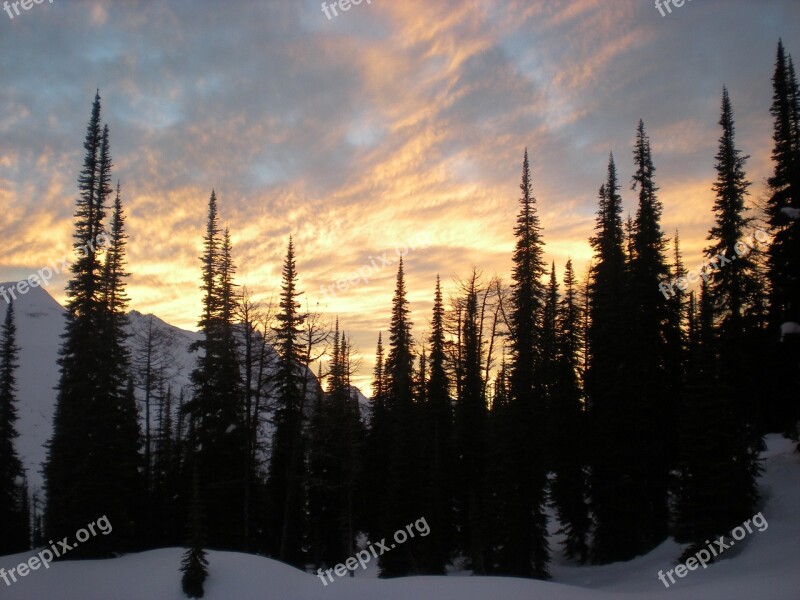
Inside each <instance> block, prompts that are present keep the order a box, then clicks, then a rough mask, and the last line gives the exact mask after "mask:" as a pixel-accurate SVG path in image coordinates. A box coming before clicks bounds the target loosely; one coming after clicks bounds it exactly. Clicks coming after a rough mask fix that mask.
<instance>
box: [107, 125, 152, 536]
mask: <svg viewBox="0 0 800 600" xmlns="http://www.w3.org/2000/svg"><path fill="white" fill-rule="evenodd" d="M106 135H107V130H106ZM104 148H107V140H106V142H105V143H104ZM107 189H108V190H109V192H110V187H108V188H107ZM109 234H110V235H109V237H110V241H109V245H108V248H107V249H106V253H105V265H104V268H103V278H102V280H101V289H102V294H103V306H104V311H103V315H102V326H103V330H102V331H101V332H99V333H100V337H101V338H102V343H103V347H104V350H103V356H102V360H103V362H104V363H105V364H104V367H103V370H102V378H103V387H104V392H105V398H104V400H103V401H102V402H101V403H99V405H98V407H97V409H98V416H99V422H101V423H104V425H105V427H104V428H103V429H102V430H101V433H100V436H101V437H100V439H98V442H99V443H100V444H101V445H102V447H103V448H104V452H102V453H98V460H99V462H100V463H101V464H102V469H103V471H101V472H100V473H98V475H101V474H102V475H101V481H103V482H104V483H105V487H104V489H103V495H102V496H101V498H102V500H103V502H104V505H105V506H106V507H107V508H106V512H105V514H108V515H109V519H112V518H114V519H115V521H112V522H114V523H115V537H116V539H115V540H114V542H113V545H111V546H109V548H108V550H109V551H111V550H113V549H114V548H120V547H122V548H128V549H130V548H136V547H140V546H141V544H142V542H143V540H142V537H143V536H142V531H140V529H139V527H138V526H139V524H140V523H141V522H142V521H143V518H142V517H143V503H141V502H140V501H139V499H140V498H142V497H143V496H144V494H143V492H144V489H143V485H144V482H143V481H142V479H141V477H140V467H141V456H140V454H139V443H140V431H139V420H138V411H137V408H136V399H135V397H134V394H133V389H132V386H131V383H132V382H131V380H130V353H129V351H128V347H127V345H126V341H127V339H128V337H129V334H128V333H127V327H128V317H127V308H128V297H127V293H126V290H125V279H126V278H127V277H128V273H127V272H126V271H125V264H126V260H125V247H126V240H127V237H128V236H127V234H126V233H125V214H124V211H123V208H122V197H121V189H120V185H119V183H118V184H117V189H116V197H115V200H114V209H113V215H112V219H111V229H110V232H109ZM112 514H113V517H112V516H111V515H112ZM117 524H118V526H117ZM123 540H124V545H120V544H121V542H122V541H123ZM105 541H106V540H102V539H101V540H99V541H98V544H97V545H100V544H103V543H105Z"/></svg>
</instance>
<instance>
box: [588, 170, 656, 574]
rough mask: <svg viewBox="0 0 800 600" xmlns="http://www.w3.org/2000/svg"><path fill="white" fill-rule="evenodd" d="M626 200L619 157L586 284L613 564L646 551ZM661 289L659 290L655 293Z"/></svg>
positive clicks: (597, 554) (594, 493) (604, 555)
mask: <svg viewBox="0 0 800 600" xmlns="http://www.w3.org/2000/svg"><path fill="white" fill-rule="evenodd" d="M621 214H622V198H621V197H620V195H619V183H618V179H617V169H616V165H615V163H614V157H613V156H611V157H610V159H609V163H608V172H607V178H606V182H605V184H603V185H602V186H601V187H600V193H599V208H598V213H597V220H596V225H595V231H596V235H595V236H594V237H593V238H591V240H590V241H591V245H592V248H593V249H594V255H595V257H594V262H593V264H592V267H591V281H590V285H589V304H590V323H589V327H588V331H587V344H588V347H589V360H588V369H587V373H586V394H587V405H588V409H589V413H588V416H589V422H590V427H591V431H592V433H591V442H590V443H591V444H592V450H593V451H592V462H591V480H590V481H591V483H590V492H591V503H592V510H593V513H594V518H595V529H594V537H593V541H592V549H591V554H592V560H593V562H595V563H608V562H613V561H617V560H627V559H630V558H632V557H634V556H636V555H637V554H639V553H640V552H642V551H643V550H644V549H645V548H646V546H647V544H643V543H642V538H641V536H640V535H639V527H638V522H639V516H640V512H639V511H640V509H639V507H638V506H636V503H635V502H633V501H631V499H632V498H637V497H638V494H639V492H640V490H639V489H638V488H637V486H636V485H634V479H633V473H632V468H633V467H632V465H631V462H632V460H633V458H632V457H631V453H632V452H634V451H633V450H632V449H631V447H630V434H631V429H632V427H634V426H635V424H632V423H631V418H632V415H631V411H630V407H631V399H630V397H629V393H630V392H629V389H630V388H629V386H628V385H627V384H626V378H627V377H628V376H629V375H630V373H628V372H627V369H626V367H625V365H626V360H627V358H628V352H629V349H628V338H629V331H628V330H627V327H628V321H627V316H628V315H627V314H626V304H627V301H626V292H627V291H628V286H627V281H628V277H627V274H628V271H627V267H626V264H625V250H624V247H623V244H624V233H623V228H622V217H621ZM656 289H657V288H656Z"/></svg>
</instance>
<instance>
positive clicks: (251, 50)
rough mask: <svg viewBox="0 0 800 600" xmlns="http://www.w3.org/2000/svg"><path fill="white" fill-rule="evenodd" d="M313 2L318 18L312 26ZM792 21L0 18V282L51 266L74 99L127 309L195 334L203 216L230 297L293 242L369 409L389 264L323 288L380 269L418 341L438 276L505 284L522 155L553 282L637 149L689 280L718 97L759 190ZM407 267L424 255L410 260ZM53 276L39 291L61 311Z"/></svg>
mask: <svg viewBox="0 0 800 600" xmlns="http://www.w3.org/2000/svg"><path fill="white" fill-rule="evenodd" d="M328 4H330V3H328ZM799 33H800V2H798V1H797V0H785V1H779V0H764V1H755V0H751V1H741V0H724V1H723V0H720V1H712V0H693V1H691V2H686V3H685V4H684V5H683V6H682V7H680V8H673V11H672V13H671V14H667V15H665V16H663V17H662V16H661V14H660V13H659V11H658V10H657V9H656V8H655V6H654V4H653V2H652V1H651V0H604V1H601V0H576V1H560V0H546V1H545V0H520V1H509V2H503V1H495V0H491V1H490V0H473V1H470V0H451V1H445V0H424V1H407V0H372V2H371V4H367V2H366V0H364V2H362V3H361V4H359V5H355V6H351V8H350V9H349V10H348V11H347V12H341V11H340V12H339V14H338V16H336V17H333V18H330V19H329V18H327V17H326V16H325V13H324V12H323V10H322V8H321V3H320V2H319V1H318V0H282V1H281V2H264V1H260V0H259V1H252V2H251V1H241V2H240V1H238V0H237V1H230V2H220V1H219V0H192V1H189V0H186V1H164V2H145V1H137V0H124V1H122V0H119V1H115V2H112V1H104V0H96V1H91V0H54V2H53V3H52V4H50V3H49V2H44V3H42V4H35V5H33V6H32V7H31V8H30V9H29V10H27V11H24V10H23V11H21V14H20V15H18V16H15V17H14V18H13V19H11V18H9V16H8V14H7V13H6V12H5V11H0V205H1V206H2V210H1V211H0V236H2V239H3V243H2V246H3V251H2V253H0V281H9V280H15V279H24V278H26V277H28V276H29V275H30V274H31V273H33V272H35V271H36V270H38V269H40V268H41V267H43V266H45V265H50V264H52V263H54V262H56V261H57V260H58V259H59V258H61V256H62V255H63V254H64V253H65V252H68V251H69V249H70V244H71V241H72V240H71V233H72V228H73V210H74V202H75V197H76V193H77V192H76V179H77V175H78V172H79V170H80V167H81V164H82V159H83V149H82V144H83V137H84V133H85V128H86V123H87V121H88V118H89V115H90V110H91V102H92V99H93V96H94V93H95V89H96V88H99V89H100V93H101V96H102V98H103V118H104V121H106V122H107V123H108V124H109V126H110V129H111V147H112V152H113V156H114V161H115V169H114V177H115V178H119V179H120V180H121V183H122V192H123V200H124V203H125V207H126V210H127V213H128V223H127V225H128V233H129V235H130V240H129V246H128V260H129V270H130V271H131V272H132V276H131V278H130V280H129V286H128V289H129V293H130V296H131V299H132V303H131V308H133V309H136V310H139V311H141V312H144V313H148V312H152V313H154V314H156V315H158V316H159V317H161V318H163V319H164V320H166V321H168V322H170V323H173V324H175V325H178V326H181V327H184V328H187V329H194V328H195V326H196V323H197V320H198V317H199V314H200V292H199V290H198V286H199V274H200V264H199V260H198V258H197V257H198V256H199V255H200V252H201V241H202V240H201V238H202V235H203V230H204V225H205V217H206V209H207V202H208V197H209V195H210V192H211V190H212V188H214V189H215V190H216V192H217V196H218V199H219V203H220V214H221V221H222V224H223V225H225V226H228V227H230V230H231V233H232V236H233V241H234V257H235V260H236V263H237V265H238V272H237V283H239V284H242V285H247V286H248V288H250V289H251V290H253V291H254V292H255V293H256V295H257V297H259V298H262V299H268V298H269V297H271V296H274V295H276V294H277V291H278V289H279V286H280V274H281V266H282V259H283V256H284V254H285V250H286V244H287V241H288V238H289V236H290V235H292V236H293V237H294V241H295V245H296V249H297V264H298V270H299V275H300V286H301V288H302V289H303V290H304V291H305V298H306V299H307V300H308V302H309V303H310V304H311V305H312V306H313V305H316V303H317V302H319V303H320V307H321V308H322V310H324V311H325V312H327V313H329V314H330V315H339V318H340V320H341V323H342V326H343V328H344V329H346V330H347V331H348V332H349V333H350V334H351V335H352V337H353V340H354V343H355V345H356V347H357V349H358V350H359V351H360V353H361V354H363V360H362V371H361V374H360V375H361V377H360V378H359V380H358V381H359V383H360V384H361V385H362V386H363V387H366V385H365V384H366V381H367V380H368V379H369V372H370V370H371V366H372V360H373V359H372V355H373V354H374V349H375V340H376V338H377V334H378V332H379V331H381V330H383V331H386V329H387V326H388V321H389V309H390V301H391V295H392V292H393V287H394V277H395V268H396V267H395V265H394V264H391V265H389V266H385V267H383V268H381V269H379V270H378V271H377V273H375V274H374V275H373V277H372V278H371V280H370V281H369V283H359V284H358V285H355V286H352V287H351V288H350V289H347V290H344V291H338V292H335V295H331V294H329V295H328V296H327V297H326V296H325V295H324V294H323V293H322V292H321V287H323V286H333V289H334V291H335V290H336V282H337V280H339V279H342V278H347V277H348V276H349V275H350V274H351V273H353V272H354V271H356V270H358V269H359V268H360V267H362V266H366V265H370V264H371V263H372V262H373V261H374V263H375V264H377V265H380V264H381V262H380V261H379V260H378V259H377V257H379V256H382V255H383V254H384V253H387V256H388V257H392V263H394V260H395V259H396V252H395V248H397V247H400V248H402V247H404V246H406V245H409V244H410V245H414V242H415V241H423V242H424V241H427V243H423V244H416V245H417V247H415V248H414V249H409V250H408V253H407V255H406V259H405V261H406V271H407V279H408V287H409V300H410V302H411V307H412V309H413V320H414V323H415V333H416V334H422V333H423V332H425V331H426V330H427V328H428V320H429V313H430V308H431V305H432V297H433V287H434V281H435V277H436V274H437V273H439V274H441V276H442V280H443V282H444V284H445V287H446V291H447V289H451V288H452V287H453V283H452V282H453V279H452V277H453V276H454V275H462V276H465V275H467V274H468V272H469V271H470V270H471V268H472V267H473V266H476V267H478V268H479V269H481V270H482V271H483V272H484V273H485V274H486V275H487V276H490V275H492V274H494V273H497V274H499V275H501V276H502V277H503V278H504V279H505V280H506V281H508V279H509V273H510V268H511V260H510V256H511V251H512V248H513V243H514V238H513V234H512V228H513V224H514V219H515V216H516V213H517V209H518V205H517V200H518V197H519V188H518V186H519V179H520V167H521V161H522V155H523V151H524V149H525V147H527V148H528V150H529V152H530V157H531V162H532V168H533V180H534V181H533V187H534V193H535V195H536V197H537V200H538V208H539V213H540V217H541V221H542V225H543V227H544V239H545V242H546V259H547V261H548V262H549V261H551V260H555V262H556V265H557V268H558V272H559V276H560V275H561V274H562V273H563V266H564V263H565V262H566V260H567V258H569V257H572V259H573V260H574V261H575V263H576V267H577V270H578V273H579V274H580V275H581V276H583V274H584V273H585V269H586V264H587V260H588V259H589V257H590V248H589V245H588V242H587V239H588V237H589V236H590V235H591V234H592V228H593V224H594V212H595V209H596V202H597V190H598V188H599V186H600V184H601V183H602V181H603V177H604V173H605V166H606V163H607V160H608V154H609V152H613V153H614V155H615V157H616V161H617V166H618V168H619V174H620V179H621V181H622V182H623V184H624V187H623V190H622V194H623V198H624V200H625V206H626V211H627V210H630V211H631V212H634V210H635V204H634V202H635V193H634V192H631V191H630V185H629V184H630V177H631V175H632V170H633V165H632V162H633V161H632V144H633V140H634V132H635V128H636V125H637V122H638V120H639V119H640V118H642V119H644V122H645V126H646V127H647V129H648V133H649V134H650V137H651V140H652V144H653V150H654V160H655V165H656V169H657V172H656V179H657V183H658V185H659V186H660V188H661V191H660V197H661V199H662V201H663V202H664V207H665V208H664V219H663V226H664V229H665V230H666V231H667V232H668V233H669V235H670V236H672V233H673V232H674V230H675V229H676V228H678V229H680V233H681V238H682V245H683V250H684V254H685V259H686V263H687V266H688V267H693V266H694V265H696V264H697V263H699V262H700V257H701V250H702V247H703V245H704V243H705V239H704V238H705V232H706V231H707V229H708V227H709V226H710V224H711V212H710V208H711V205H712V201H713V196H712V193H711V191H710V189H711V184H712V182H713V179H714V177H715V171H714V169H713V166H714V155H715V153H716V147H717V139H718V136H719V127H718V125H717V121H718V119H719V104H720V96H721V90H722V86H723V84H724V85H727V86H728V88H729V91H730V94H731V99H732V102H733V107H734V111H735V118H736V125H737V143H738V146H739V147H740V148H741V149H742V150H743V151H744V152H746V153H748V154H750V155H751V158H750V160H749V161H748V163H747V173H748V176H749V178H750V180H751V181H753V183H754V185H753V187H752V189H751V191H752V199H753V200H754V201H758V200H759V199H762V198H763V196H764V193H765V185H764V179H765V178H766V177H767V176H768V175H769V172H770V169H771V164H770V149H771V127H772V125H771V118H770V115H769V106H770V102H771V95H772V92H771V83H770V78H771V75H772V70H773V64H774V60H775V49H776V45H777V42H778V38H779V37H782V38H783V40H784V43H785V44H786V47H787V50H788V51H789V52H790V53H792V54H793V56H794V57H795V59H796V60H798V61H800V37H799V36H798V34H799ZM423 246H424V247H423ZM65 283H66V274H62V275H60V276H59V277H57V278H56V279H55V280H54V281H53V282H52V283H51V284H50V286H49V287H48V291H49V292H50V293H51V294H52V295H53V296H54V297H55V298H56V299H57V300H59V301H61V302H63V300H64V291H63V290H64V285H65Z"/></svg>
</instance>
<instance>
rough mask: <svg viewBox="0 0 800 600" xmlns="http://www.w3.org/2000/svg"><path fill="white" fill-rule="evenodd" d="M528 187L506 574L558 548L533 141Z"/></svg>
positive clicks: (510, 412) (508, 414)
mask: <svg viewBox="0 0 800 600" xmlns="http://www.w3.org/2000/svg"><path fill="white" fill-rule="evenodd" d="M520 190H521V192H522V195H521V196H520V200H519V203H520V210H519V215H518V216H517V222H516V226H515V227H514V235H515V236H516V238H517V239H516V246H515V249H514V255H513V262H514V268H513V273H512V277H513V281H514V284H513V287H512V289H511V298H510V304H511V308H510V311H509V313H510V314H509V321H510V323H509V325H510V330H511V331H510V338H511V341H510V346H511V353H512V357H511V364H510V376H509V394H510V400H509V405H508V407H507V409H505V410H501V411H500V412H499V414H498V417H499V419H498V421H499V422H498V427H499V430H500V431H501V432H503V433H499V436H500V437H505V438H506V439H507V440H508V441H507V442H506V443H503V444H502V445H501V446H500V447H498V448H497V449H496V450H497V452H498V456H497V460H500V461H503V462H504V463H505V464H507V465H509V466H508V468H507V471H506V473H505V474H504V475H500V476H499V479H498V480H497V481H496V485H493V489H492V493H493V495H494V497H493V502H495V503H498V502H501V503H503V510H502V511H501V513H502V517H501V518H499V519H498V522H497V523H496V524H495V527H494V529H495V538H496V539H495V542H494V545H495V547H496V548H497V549H498V551H497V552H496V556H495V559H494V565H493V570H494V571H496V572H497V573H498V574H505V575H516V576H522V577H538V578H547V577H549V572H548V566H547V565H548V562H549V560H550V551H549V546H548V541H547V518H546V515H545V512H544V505H545V500H546V498H545V485H546V482H547V465H546V461H545V452H546V448H545V433H546V431H545V406H544V397H543V391H542V389H541V386H540V385H539V382H538V380H537V376H538V373H539V369H540V367H541V364H542V346H541V343H542V340H541V338H542V310H543V307H544V296H545V287H544V284H543V282H542V278H543V276H544V273H545V266H544V261H543V258H542V256H543V245H544V242H543V240H542V233H541V231H542V228H541V225H540V223H539V215H538V211H537V208H536V198H535V197H534V195H533V184H532V181H531V170H530V164H529V161H528V151H527V149H526V150H525V154H524V158H523V162H522V181H521V183H520Z"/></svg>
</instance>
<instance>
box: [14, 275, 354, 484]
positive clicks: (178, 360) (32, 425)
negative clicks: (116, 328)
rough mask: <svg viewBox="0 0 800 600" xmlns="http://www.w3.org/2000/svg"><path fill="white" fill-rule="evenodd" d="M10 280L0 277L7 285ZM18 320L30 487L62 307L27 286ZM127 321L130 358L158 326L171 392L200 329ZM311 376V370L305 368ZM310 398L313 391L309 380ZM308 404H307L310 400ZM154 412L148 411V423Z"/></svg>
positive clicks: (185, 380)
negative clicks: (6, 280)
mask: <svg viewBox="0 0 800 600" xmlns="http://www.w3.org/2000/svg"><path fill="white" fill-rule="evenodd" d="M14 285H15V284H14V283H2V284H0V286H3V287H4V288H6V289H9V288H11V287H13V286H14ZM6 306H7V304H6V302H5V301H0V322H2V319H4V318H5V314H6ZM14 306H15V309H16V314H15V316H16V322H17V345H18V346H19V347H20V354H19V370H18V372H17V388H18V394H17V398H18V402H17V407H18V412H19V421H18V423H17V430H18V431H19V433H20V436H19V438H17V440H16V445H17V451H18V452H19V455H20V458H21V459H22V462H23V464H24V466H25V468H26V470H27V475H28V481H29V483H30V489H31V491H33V490H36V489H40V488H41V487H42V474H41V472H40V470H41V466H42V463H43V461H44V459H45V452H46V450H45V446H44V445H45V443H46V442H47V440H48V439H49V438H50V435H51V423H52V419H53V410H54V408H55V402H56V392H55V388H56V385H57V384H58V373H59V371H58V363H57V360H58V349H59V346H60V344H61V334H62V333H63V332H64V314H65V311H64V308H63V307H62V306H61V305H59V304H58V302H56V301H55V300H54V299H53V297H52V296H50V294H48V293H47V291H46V290H44V289H42V288H41V287H39V288H30V289H29V291H28V292H27V293H26V294H24V295H22V296H17V299H16V301H15V303H14ZM128 318H129V327H128V333H129V334H130V337H129V338H128V342H127V344H128V348H129V350H130V351H131V356H132V359H133V360H134V361H135V360H136V354H137V348H138V347H139V345H141V344H143V343H144V340H146V339H147V336H148V331H149V330H150V328H152V330H153V331H157V332H158V335H159V336H160V338H161V339H162V340H164V339H166V340H168V344H167V352H168V355H169V356H168V362H169V365H168V369H167V371H168V374H169V378H170V380H171V382H172V389H173V392H174V393H176V394H177V393H178V392H179V391H180V389H181V388H186V387H188V386H189V385H190V374H191V372H192V369H194V367H195V364H196V362H197V353H196V352H192V351H191V345H192V344H193V343H194V342H196V341H197V340H199V339H200V338H201V334H199V333H197V332H193V331H186V330H185V329H180V328H179V327H175V326H174V325H170V324H169V323H166V322H164V321H162V320H161V319H159V318H158V317H156V316H153V315H143V314H142V313H140V312H138V311H135V310H134V311H131V312H130V313H129V314H128ZM308 373H309V377H310V378H311V380H312V381H313V380H314V375H313V373H312V372H311V371H309V372H308ZM310 388H311V389H310V390H309V398H313V394H315V393H316V390H315V388H314V386H310ZM353 389H354V391H355V392H356V393H357V394H358V398H359V402H360V404H361V408H362V414H366V411H367V410H368V400H367V398H366V397H365V396H364V395H363V394H362V393H361V392H360V391H359V390H358V389H357V388H353ZM137 397H138V398H139V400H140V401H141V400H142V393H141V391H140V390H137ZM308 406H309V407H310V406H312V403H311V402H309V403H308ZM153 419H155V414H153V415H151V423H152V422H153ZM270 427H271V426H270V425H269V424H268V423H265V424H264V426H263V429H262V435H264V436H269V435H270V431H271V429H270Z"/></svg>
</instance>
